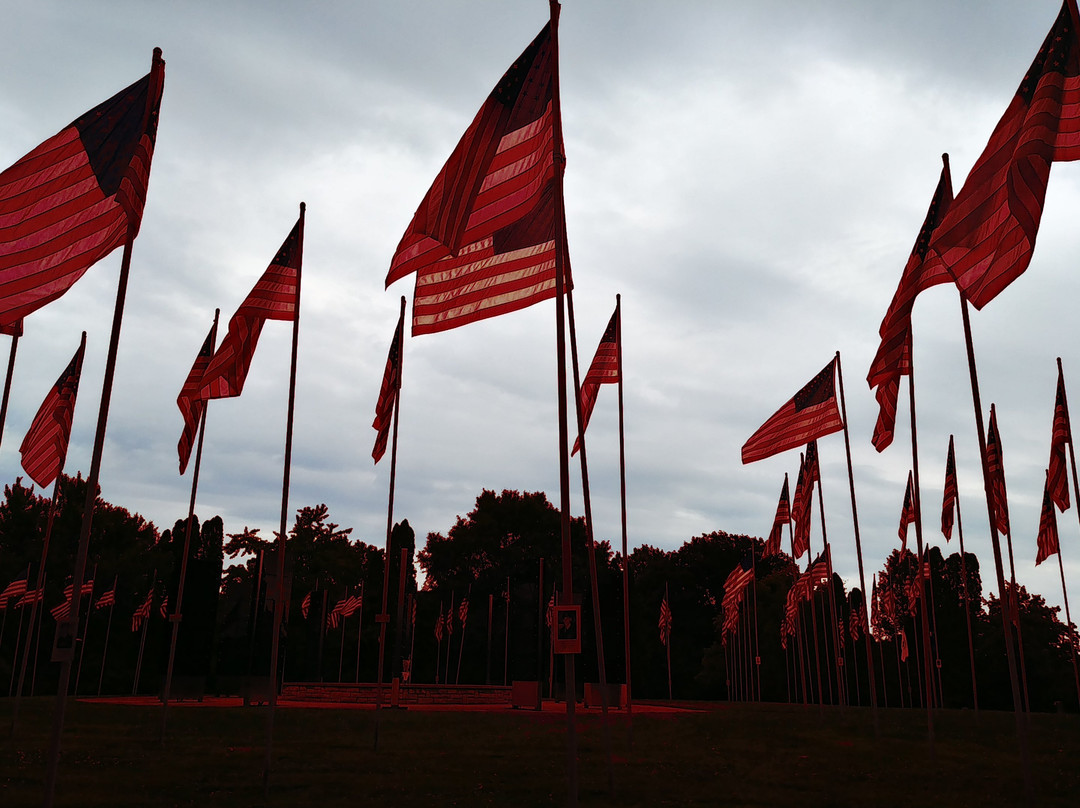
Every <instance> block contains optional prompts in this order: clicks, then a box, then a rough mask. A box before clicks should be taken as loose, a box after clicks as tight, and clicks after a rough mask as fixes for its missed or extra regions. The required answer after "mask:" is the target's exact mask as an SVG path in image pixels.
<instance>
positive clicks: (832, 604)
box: [810, 461, 846, 710]
mask: <svg viewBox="0 0 1080 808" xmlns="http://www.w3.org/2000/svg"><path fill="white" fill-rule="evenodd" d="M819 463H820V461H819ZM820 469H821V467H820V465H819V466H818V481H817V492H818V510H819V511H820V512H821V540H822V544H823V545H824V546H825V562H826V563H825V568H826V570H827V572H828V583H827V584H826V593H825V594H826V599H827V600H828V603H829V624H830V630H829V631H828V632H826V633H825V634H824V636H823V637H822V639H823V640H824V642H825V656H826V659H827V658H828V656H829V635H830V634H831V635H832V642H833V671H834V673H835V675H836V701H837V704H839V705H840V709H841V710H843V708H844V705H845V702H846V697H845V693H844V682H843V677H842V671H843V667H844V666H843V663H842V662H840V659H841V657H840V640H839V638H838V637H837V635H836V630H837V621H836V592H835V591H834V589H833V568H832V551H831V550H830V549H829V537H828V534H827V533H826V532H825V500H824V495H823V494H822V485H821V470H820ZM810 584H811V586H813V581H811V582H810ZM822 619H825V618H824V617H823V618H822ZM829 678H830V681H831V679H832V677H829ZM830 690H831V685H830Z"/></svg>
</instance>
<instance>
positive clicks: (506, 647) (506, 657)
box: [503, 575, 540, 688]
mask: <svg viewBox="0 0 1080 808" xmlns="http://www.w3.org/2000/svg"><path fill="white" fill-rule="evenodd" d="M505 600H506V633H505V634H504V635H503V687H506V686H507V685H508V684H510V681H509V680H508V679H507V674H508V672H509V668H510V576H509V575H507V576H506V598H505ZM536 686H537V687H538V688H539V687H540V683H539V682H537V683H536Z"/></svg>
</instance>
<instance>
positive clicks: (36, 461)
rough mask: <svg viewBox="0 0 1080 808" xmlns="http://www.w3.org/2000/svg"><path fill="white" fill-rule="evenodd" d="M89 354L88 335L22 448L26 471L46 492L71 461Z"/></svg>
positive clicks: (39, 412) (38, 414) (50, 395)
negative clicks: (81, 383)
mask: <svg viewBox="0 0 1080 808" xmlns="http://www.w3.org/2000/svg"><path fill="white" fill-rule="evenodd" d="M85 351H86V332H85V331H84V332H83V337H82V342H81V343H79V348H78V350H77V351H75V355H74V356H73V357H71V361H70V362H68V365H67V367H66V368H64V372H63V373H61V374H60V377H59V378H58V379H57V380H56V384H54V385H53V386H52V387H51V388H50V390H49V393H48V395H46V396H45V400H44V401H43V402H42V403H41V407H40V408H39V409H38V411H37V415H35V416H34V420H33V422H32V423H31V424H30V429H28V430H27V432H26V437H24V438H23V442H22V445H21V446H20V447H19V452H20V453H21V454H22V467H23V468H24V469H25V470H26V473H27V474H29V475H30V478H31V479H32V480H33V481H34V482H35V483H37V484H38V485H40V486H41V487H42V488H45V487H46V486H48V485H50V484H51V483H52V482H53V480H55V479H56V478H57V477H58V476H59V475H60V472H61V471H62V470H63V468H64V461H65V460H66V459H67V451H68V441H69V440H70V438H71V421H72V418H74V416H75V399H76V398H77V397H78V395H79V377H80V376H81V375H82V363H83V353H84V352H85Z"/></svg>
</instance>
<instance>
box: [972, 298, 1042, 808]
mask: <svg viewBox="0 0 1080 808" xmlns="http://www.w3.org/2000/svg"><path fill="white" fill-rule="evenodd" d="M960 314H961V317H962V319H963V323H964V343H965V346H966V348H967V359H968V375H969V377H970V379H971V400H972V404H973V405H974V409H975V431H976V432H977V433H978V439H979V460H980V463H981V464H982V473H983V491H984V493H985V495H986V513H987V517H988V519H989V523H990V546H991V547H992V548H993V551H994V573H995V574H996V576H997V584H998V592H999V593H1000V595H1001V596H1002V609H1001V621H1002V629H1003V636H1004V639H1005V655H1006V657H1007V659H1008V663H1009V684H1010V685H1011V687H1012V696H1013V712H1014V713H1015V717H1016V735H1017V741H1018V743H1019V746H1020V758H1021V761H1022V764H1023V768H1024V785H1025V788H1026V791H1027V793H1028V795H1029V797H1030V795H1031V793H1032V778H1031V760H1030V752H1029V750H1028V738H1027V728H1026V726H1025V721H1024V712H1023V710H1024V707H1023V702H1022V701H1021V700H1020V683H1019V680H1018V679H1017V670H1016V650H1015V649H1014V648H1013V636H1012V629H1011V627H1010V626H1009V616H1008V614H1007V613H1006V611H1007V610H1006V609H1005V608H1004V605H1005V603H1004V595H1005V593H1006V588H1005V571H1004V566H1003V564H1002V559H1001V544H1000V542H999V541H998V536H997V530H996V529H995V527H994V522H995V520H994V494H993V489H992V487H991V482H990V465H989V462H988V458H987V456H986V431H985V429H984V428H983V417H982V396H981V395H980V393H979V377H978V372H977V371H976V368H975V345H974V342H973V340H972V337H971V317H970V315H969V314H968V301H967V298H966V297H964V295H963V293H962V292H961V294H960Z"/></svg>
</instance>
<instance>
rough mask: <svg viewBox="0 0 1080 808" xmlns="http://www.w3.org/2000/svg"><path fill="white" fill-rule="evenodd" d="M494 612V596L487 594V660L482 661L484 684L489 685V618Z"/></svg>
mask: <svg viewBox="0 0 1080 808" xmlns="http://www.w3.org/2000/svg"><path fill="white" fill-rule="evenodd" d="M494 610H495V595H494V594H493V593H491V592H488V608H487V658H486V659H485V660H484V684H485V685H490V684H491V618H492V612H493V611H494Z"/></svg>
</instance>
